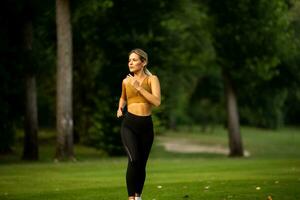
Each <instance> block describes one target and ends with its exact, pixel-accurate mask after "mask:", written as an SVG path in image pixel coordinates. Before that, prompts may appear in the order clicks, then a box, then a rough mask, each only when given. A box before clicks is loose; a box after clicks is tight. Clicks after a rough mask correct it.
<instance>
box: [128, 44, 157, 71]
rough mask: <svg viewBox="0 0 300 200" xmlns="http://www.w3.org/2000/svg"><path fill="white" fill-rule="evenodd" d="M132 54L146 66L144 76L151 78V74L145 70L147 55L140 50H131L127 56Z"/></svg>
mask: <svg viewBox="0 0 300 200" xmlns="http://www.w3.org/2000/svg"><path fill="white" fill-rule="evenodd" d="M132 53H135V54H137V55H139V57H140V59H141V61H143V62H146V65H145V66H144V72H145V74H147V75H149V76H151V75H152V73H151V72H150V71H149V70H148V69H147V64H148V54H147V53H146V52H145V51H143V50H142V49H133V50H131V51H130V52H129V55H131V54H132Z"/></svg>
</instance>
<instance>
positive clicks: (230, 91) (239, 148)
mask: <svg viewBox="0 0 300 200" xmlns="http://www.w3.org/2000/svg"><path fill="white" fill-rule="evenodd" d="M223 78H224V84H225V98H226V108H227V123H228V124H227V126H228V127H227V128H228V136H229V149H230V153H229V156H232V157H238V156H244V150H243V144H242V139H241V134H240V123H239V114H238V105H237V98H236V94H235V91H234V87H233V84H232V81H231V79H230V78H229V76H228V74H226V72H224V70H223Z"/></svg>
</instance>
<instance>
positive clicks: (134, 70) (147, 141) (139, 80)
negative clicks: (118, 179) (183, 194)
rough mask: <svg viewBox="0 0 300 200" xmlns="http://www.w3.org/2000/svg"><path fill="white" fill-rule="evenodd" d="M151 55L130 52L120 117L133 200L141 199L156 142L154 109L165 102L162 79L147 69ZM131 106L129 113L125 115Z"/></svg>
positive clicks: (120, 104)
mask: <svg viewBox="0 0 300 200" xmlns="http://www.w3.org/2000/svg"><path fill="white" fill-rule="evenodd" d="M147 64H148V55H147V53H146V52H144V51H143V50H141V49H134V50H132V51H131V52H130V53H129V60H128V67H129V71H130V73H131V74H129V75H128V76H127V77H126V78H125V79H124V80H123V82H122V94H121V98H120V101H119V108H118V111H117V117H121V116H123V114H124V119H123V122H122V127H121V138H122V142H123V145H124V148H125V151H126V153H127V156H128V166H127V172H126V184H127V192H128V197H129V200H141V194H142V191H143V186H144V182H145V178H146V163H147V160H148V156H149V153H150V150H151V146H152V143H153V138H154V133H153V123H152V118H151V109H152V106H156V107H157V106H159V105H160V102H161V95H160V84H159V80H158V77H157V76H155V75H152V74H151V73H150V72H149V70H148V69H147V68H146V66H147ZM126 105H127V111H128V112H127V113H123V111H124V107H125V106H126Z"/></svg>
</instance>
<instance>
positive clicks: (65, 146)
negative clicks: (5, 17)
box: [55, 0, 75, 160]
mask: <svg viewBox="0 0 300 200" xmlns="http://www.w3.org/2000/svg"><path fill="white" fill-rule="evenodd" d="M56 26H57V88H56V90H57V91H56V92H57V95H56V98H57V99H56V128H57V147H56V154H55V158H56V160H60V159H63V158H65V157H66V158H69V159H75V158H74V152H73V116H72V115H73V114H72V27H71V21H70V3H69V0H56Z"/></svg>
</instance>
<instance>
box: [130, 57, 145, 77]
mask: <svg viewBox="0 0 300 200" xmlns="http://www.w3.org/2000/svg"><path fill="white" fill-rule="evenodd" d="M128 67H129V71H130V72H133V73H134V72H137V71H140V70H141V69H143V67H144V62H142V60H141V59H140V56H139V55H138V54H136V53H132V54H130V55H129V60H128Z"/></svg>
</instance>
